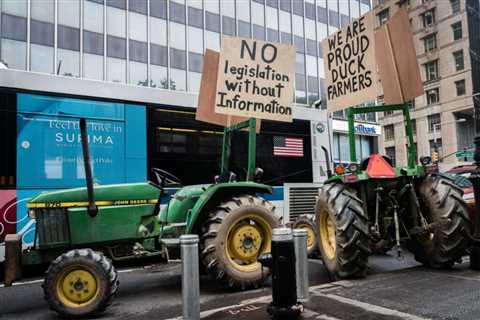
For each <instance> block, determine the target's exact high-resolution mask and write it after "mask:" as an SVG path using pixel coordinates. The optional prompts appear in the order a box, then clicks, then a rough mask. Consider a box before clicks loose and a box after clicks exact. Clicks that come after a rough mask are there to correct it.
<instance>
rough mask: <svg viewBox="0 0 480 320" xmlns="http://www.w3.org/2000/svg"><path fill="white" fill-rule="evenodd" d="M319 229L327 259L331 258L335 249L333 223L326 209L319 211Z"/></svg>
mask: <svg viewBox="0 0 480 320" xmlns="http://www.w3.org/2000/svg"><path fill="white" fill-rule="evenodd" d="M319 229H320V230H319V231H320V241H321V243H322V248H323V251H324V253H325V255H326V256H327V258H328V259H330V260H333V259H334V258H335V254H336V250H337V241H336V238H335V223H334V222H333V220H332V219H331V218H330V215H329V214H328V212H327V211H326V210H323V211H322V212H320V223H319Z"/></svg>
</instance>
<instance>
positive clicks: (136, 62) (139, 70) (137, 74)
mask: <svg viewBox="0 0 480 320" xmlns="http://www.w3.org/2000/svg"><path fill="white" fill-rule="evenodd" d="M128 46H129V55H130V56H129V57H130V62H129V71H130V72H129V76H130V79H129V83H131V84H135V85H140V86H148V80H147V60H148V54H147V51H148V47H147V43H146V42H143V41H136V40H133V39H130V41H129V42H128Z"/></svg>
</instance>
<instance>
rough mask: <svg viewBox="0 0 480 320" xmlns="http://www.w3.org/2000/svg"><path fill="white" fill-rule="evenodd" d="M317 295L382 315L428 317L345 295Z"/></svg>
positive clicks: (407, 319) (418, 319)
mask: <svg viewBox="0 0 480 320" xmlns="http://www.w3.org/2000/svg"><path fill="white" fill-rule="evenodd" d="M317 295H318V296H321V297H326V298H329V299H333V300H336V301H338V302H341V303H345V304H349V305H351V306H354V307H358V308H361V309H363V310H366V311H369V312H375V313H379V314H382V315H385V316H395V317H400V318H402V319H405V320H427V319H428V318H423V317H419V316H416V315H413V314H409V313H405V312H401V311H398V310H394V309H388V308H385V307H380V306H377V305H374V304H370V303H366V302H361V301H358V300H353V299H349V298H345V297H342V296H338V295H336V294H322V293H319V294H317Z"/></svg>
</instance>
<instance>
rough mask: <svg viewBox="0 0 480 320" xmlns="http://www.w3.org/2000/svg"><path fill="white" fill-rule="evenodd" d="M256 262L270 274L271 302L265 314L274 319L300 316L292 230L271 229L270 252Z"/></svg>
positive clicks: (301, 307) (300, 307)
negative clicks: (266, 268) (268, 270)
mask: <svg viewBox="0 0 480 320" xmlns="http://www.w3.org/2000/svg"><path fill="white" fill-rule="evenodd" d="M258 260H259V262H260V263H261V264H262V265H263V266H265V267H268V268H270V269H271V272H272V302H271V303H270V305H269V306H268V308H267V312H268V313H269V314H270V315H271V316H272V317H273V318H276V319H278V318H286V319H292V318H295V317H297V316H298V315H300V313H301V312H302V311H303V306H302V304H300V303H298V301H297V289H296V284H295V282H296V273H295V249H294V246H293V235H292V229H289V228H276V229H273V235H272V252H271V254H263V255H261V256H260V257H259V259H258Z"/></svg>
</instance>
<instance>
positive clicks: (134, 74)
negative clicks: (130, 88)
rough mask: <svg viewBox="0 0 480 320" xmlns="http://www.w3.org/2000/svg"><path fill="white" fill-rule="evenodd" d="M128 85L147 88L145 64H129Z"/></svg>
mask: <svg viewBox="0 0 480 320" xmlns="http://www.w3.org/2000/svg"><path fill="white" fill-rule="evenodd" d="M129 68H130V84H134V85H137V86H144V87H147V86H148V85H149V84H148V79H147V64H146V63H140V62H136V61H130V62H129Z"/></svg>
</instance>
